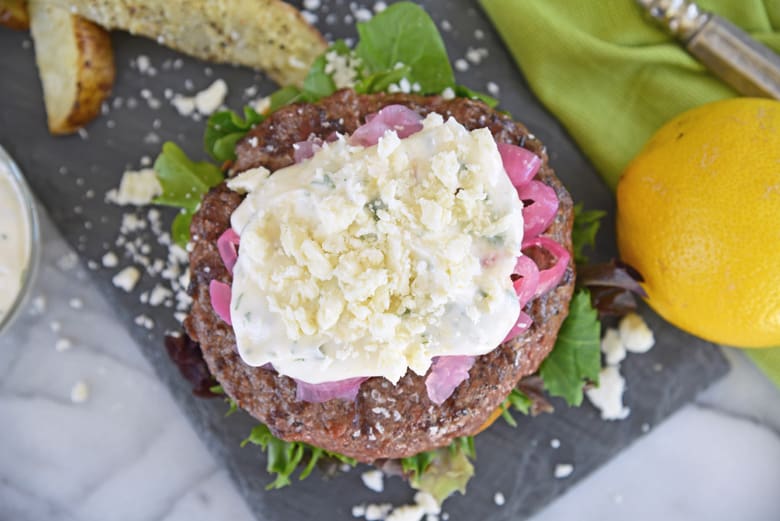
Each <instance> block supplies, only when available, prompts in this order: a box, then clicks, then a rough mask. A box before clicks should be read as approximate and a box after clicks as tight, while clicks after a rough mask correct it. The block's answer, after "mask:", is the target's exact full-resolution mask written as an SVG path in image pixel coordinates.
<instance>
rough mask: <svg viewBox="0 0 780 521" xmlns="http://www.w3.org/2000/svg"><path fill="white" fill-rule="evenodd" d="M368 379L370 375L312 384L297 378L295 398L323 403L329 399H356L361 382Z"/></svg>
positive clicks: (300, 400)
mask: <svg viewBox="0 0 780 521" xmlns="http://www.w3.org/2000/svg"><path fill="white" fill-rule="evenodd" d="M366 380H368V377H365V376H359V377H357V378H347V379H346V380H339V381H337V382H324V383H320V384H310V383H306V382H303V381H301V380H295V383H296V384H297V387H296V389H295V399H296V400H297V401H299V402H312V403H322V402H327V401H328V400H336V399H338V400H346V401H350V402H351V401H354V400H355V398H357V393H358V390H359V389H360V384H362V383H363V382H365V381H366Z"/></svg>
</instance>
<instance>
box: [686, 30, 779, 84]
mask: <svg viewBox="0 0 780 521" xmlns="http://www.w3.org/2000/svg"><path fill="white" fill-rule="evenodd" d="M686 47H687V48H688V51H689V52H690V53H691V54H692V55H694V56H695V57H696V58H698V59H699V61H701V62H702V63H703V64H704V65H706V66H707V68H708V69H710V70H711V71H712V72H713V73H715V74H716V75H717V76H718V77H719V78H720V79H722V80H723V81H724V82H726V83H728V84H729V85H731V86H732V87H734V89H735V90H737V92H739V93H740V94H744V95H746V96H760V97H764V98H775V99H780V56H778V55H777V54H775V53H774V52H772V51H771V50H770V49H768V48H766V47H764V46H763V45H761V44H760V43H758V42H757V41H755V40H754V39H753V38H751V37H750V36H749V35H748V34H747V33H745V32H744V31H743V30H742V29H740V28H739V27H737V26H736V25H734V24H732V23H731V22H729V21H728V20H725V19H724V18H721V17H720V16H717V15H711V16H710V17H709V20H707V22H706V23H705V24H704V26H703V27H702V28H701V29H700V30H699V31H698V32H696V34H694V35H693V36H692V37H691V38H690V40H688V42H687V44H686Z"/></svg>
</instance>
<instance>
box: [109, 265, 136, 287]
mask: <svg viewBox="0 0 780 521" xmlns="http://www.w3.org/2000/svg"><path fill="white" fill-rule="evenodd" d="M139 278H141V272H139V271H138V268H136V267H134V266H128V267H127V268H125V269H123V270H122V271H120V272H119V273H117V274H116V275H114V278H113V279H111V282H112V283H113V284H114V286H116V287H117V288H120V289H123V290H125V291H126V292H128V293H130V292H131V291H133V288H135V285H136V284H137V283H138V279H139Z"/></svg>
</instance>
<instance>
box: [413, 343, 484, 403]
mask: <svg viewBox="0 0 780 521" xmlns="http://www.w3.org/2000/svg"><path fill="white" fill-rule="evenodd" d="M475 361H476V358H475V357H473V356H461V355H453V356H438V357H436V358H434V359H433V363H432V364H431V372H430V373H429V374H428V377H427V378H426V379H425V388H426V389H427V390H428V398H430V400H431V401H432V402H433V403H435V404H436V405H441V404H443V403H444V401H445V400H447V398H449V397H450V396H451V395H452V393H453V392H454V391H455V388H457V387H458V386H459V385H460V384H461V383H463V382H464V381H465V380H466V379H468V377H469V369H471V366H473V365H474V362H475Z"/></svg>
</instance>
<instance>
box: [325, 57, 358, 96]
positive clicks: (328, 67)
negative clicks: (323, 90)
mask: <svg viewBox="0 0 780 521" xmlns="http://www.w3.org/2000/svg"><path fill="white" fill-rule="evenodd" d="M358 67H360V59H359V58H358V57H357V56H354V55H353V54H352V53H349V54H346V55H342V54H339V53H337V52H336V51H329V52H327V53H326V54H325V74H330V75H331V77H332V78H333V83H334V84H335V85H336V88H337V89H344V88H352V87H354V86H355V80H356V79H357V69H358Z"/></svg>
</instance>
